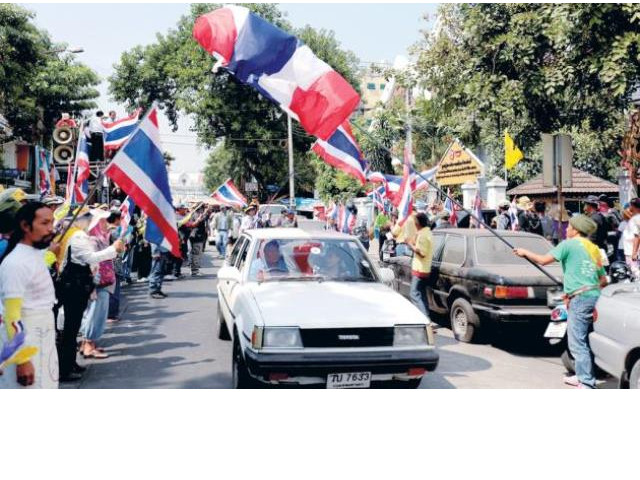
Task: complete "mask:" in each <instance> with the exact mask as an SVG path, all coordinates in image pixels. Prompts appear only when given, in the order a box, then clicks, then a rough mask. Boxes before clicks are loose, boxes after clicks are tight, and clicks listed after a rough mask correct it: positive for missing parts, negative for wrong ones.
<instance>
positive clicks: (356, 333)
mask: <svg viewBox="0 0 640 480" xmlns="http://www.w3.org/2000/svg"><path fill="white" fill-rule="evenodd" d="M300 335H301V336H302V345H304V346H305V347H307V348H336V347H337V348H340V347H391V346H393V327H388V328H387V327H385V328H303V329H301V330H300Z"/></svg>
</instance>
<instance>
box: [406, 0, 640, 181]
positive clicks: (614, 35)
mask: <svg viewBox="0 0 640 480" xmlns="http://www.w3.org/2000/svg"><path fill="white" fill-rule="evenodd" d="M639 21H640V6H638V5H626V4H625V5H622V4H456V5H443V6H442V7H440V9H439V14H438V21H437V28H436V29H435V31H434V32H433V33H427V34H425V35H424V37H423V38H422V39H421V41H420V42H419V43H418V44H417V45H416V46H415V47H414V52H415V53H416V55H417V65H416V72H417V75H418V78H419V80H420V82H421V83H423V84H424V85H425V86H426V87H427V88H429V89H430V90H431V91H432V92H434V97H433V99H432V100H431V102H432V107H431V108H432V110H433V111H435V112H437V117H439V119H440V120H439V123H440V124H441V125H443V126H445V127H447V128H448V129H449V130H450V131H452V132H455V133H456V135H458V136H459V137H460V139H461V140H463V141H464V142H465V143H466V144H467V145H470V146H471V147H472V148H476V149H482V150H483V151H485V152H486V153H487V154H488V156H489V157H490V158H491V159H492V160H493V162H492V163H491V165H490V174H495V173H498V172H500V171H501V169H502V167H503V158H504V150H503V134H504V130H505V129H508V130H509V133H510V134H511V135H512V136H514V137H515V139H516V142H517V144H518V145H519V146H520V147H521V148H522V150H523V151H524V153H525V157H526V160H525V161H523V162H520V164H519V165H518V167H516V169H515V170H514V171H513V173H510V180H511V183H512V184H513V183H519V182H521V181H522V180H525V179H526V178H528V177H529V176H530V175H532V174H533V173H535V172H536V171H539V169H540V158H541V149H540V133H570V134H573V138H574V143H575V153H576V155H575V158H576V165H577V166H580V167H581V168H584V169H586V170H588V171H590V172H591V173H594V174H596V175H603V176H605V177H609V178H610V177H611V176H612V174H613V171H614V170H615V168H616V166H617V164H618V160H619V158H618V155H617V150H618V148H619V147H618V145H619V141H620V139H621V135H622V133H623V129H624V122H625V109H626V108H627V106H628V104H629V99H630V96H631V93H632V91H633V90H634V89H635V87H636V85H637V81H638V78H639V76H640V57H639V53H640V43H639V42H640V25H639ZM596 139H598V140H596Z"/></svg>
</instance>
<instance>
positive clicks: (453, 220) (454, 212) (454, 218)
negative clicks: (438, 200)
mask: <svg viewBox="0 0 640 480" xmlns="http://www.w3.org/2000/svg"><path fill="white" fill-rule="evenodd" d="M444 209H445V210H448V211H449V213H450V214H451V215H450V216H449V223H450V224H451V225H458V206H457V205H456V204H455V203H453V201H452V200H451V192H450V191H449V189H448V188H447V199H446V200H445V201H444Z"/></svg>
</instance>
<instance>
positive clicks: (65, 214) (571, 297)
mask: <svg viewBox="0 0 640 480" xmlns="http://www.w3.org/2000/svg"><path fill="white" fill-rule="evenodd" d="M584 205H585V207H584V214H573V215H572V214H571V213H570V212H567V213H566V221H565V217H564V212H562V213H563V215H561V212H560V209H558V208H556V207H557V205H551V208H547V205H545V204H544V203H543V202H531V201H530V200H529V199H528V198H526V197H520V198H519V199H518V201H517V202H516V203H515V204H514V203H509V202H507V201H505V202H502V203H500V204H499V205H498V208H497V210H496V215H495V216H494V217H493V218H492V219H491V223H492V224H493V225H492V226H493V227H494V228H496V229H497V230H521V231H526V232H531V233H536V234H538V235H542V236H544V237H546V238H547V239H549V240H550V241H551V242H553V243H554V244H555V245H556V246H555V248H554V249H553V250H551V251H550V252H549V253H548V254H547V255H536V254H534V253H532V252H529V251H526V250H523V249H516V250H515V251H514V253H515V254H517V255H519V256H522V257H526V258H528V259H529V260H530V261H533V262H537V263H540V264H542V265H546V264H548V263H551V262H555V261H558V262H560V263H561V265H562V267H563V271H564V273H565V275H564V284H565V285H564V286H565V293H566V295H567V302H568V303H569V304H570V309H569V312H570V323H571V325H572V327H570V329H569V348H570V349H571V352H572V354H573V355H574V357H575V358H576V370H577V373H576V375H577V376H576V377H575V378H572V379H570V380H568V381H567V383H570V384H573V385H575V386H580V387H593V386H594V385H595V380H594V378H593V364H592V361H591V358H590V356H589V355H590V351H589V346H588V341H587V338H586V335H587V332H588V328H589V324H590V322H591V321H592V315H593V308H594V306H595V301H596V300H597V296H598V294H599V289H600V288H601V287H602V286H603V285H604V284H605V280H604V278H605V277H604V275H605V269H604V267H605V266H606V264H607V263H606V262H607V261H608V260H609V257H612V259H617V260H622V261H624V262H626V263H627V265H628V266H629V268H630V269H631V270H632V271H633V272H634V273H635V275H636V278H637V277H638V270H639V263H638V256H639V251H640V199H638V198H635V199H633V200H632V201H631V202H630V203H629V204H628V205H623V206H621V207H620V208H619V209H618V208H616V207H615V206H614V204H613V203H612V202H611V201H609V200H608V199H606V198H599V197H595V196H589V197H587V198H586V200H585V202H584ZM349 207H350V208H351V209H350V210H348V212H347V213H349V214H351V215H353V218H354V219H357V218H358V217H357V210H356V209H355V207H353V206H352V205H349ZM554 208H555V210H554ZM175 211H176V221H177V229H178V232H179V238H180V244H181V254H182V255H181V256H180V257H176V256H173V255H172V254H171V253H170V252H169V251H168V250H167V249H166V248H165V247H164V246H163V245H162V244H155V243H153V242H150V241H148V240H147V238H148V236H147V235H146V234H145V233H146V228H147V220H146V218H145V215H144V214H141V213H140V212H139V211H134V212H132V213H131V215H128V214H125V215H124V220H123V209H122V204H121V202H120V201H119V200H113V201H112V202H111V203H110V204H93V205H92V206H91V207H83V208H82V209H80V210H78V209H75V210H74V209H71V208H69V206H68V205H67V204H66V203H65V202H64V199H62V198H59V197H46V198H44V199H43V200H42V201H33V200H29V198H28V196H27V195H26V194H25V193H24V192H23V191H21V190H20V189H11V190H8V191H5V192H3V193H2V195H1V196H0V323H1V324H0V341H1V342H2V354H1V356H0V371H1V372H2V375H0V386H1V387H5V388H6V387H17V386H23V387H26V386H37V387H45V388H46V387H49V388H51V387H56V386H57V384H58V382H68V381H75V380H78V379H80V378H81V376H82V374H83V372H84V370H85V367H83V366H81V365H79V364H78V362H77V358H78V355H82V356H83V357H84V358H85V359H96V360H99V359H103V358H107V357H108V353H107V352H106V351H105V350H104V349H103V348H102V347H101V346H100V339H101V337H102V335H103V333H104V331H105V327H106V325H107V324H108V323H116V322H118V321H119V320H120V318H119V317H120V296H121V292H122V288H123V286H125V285H128V284H131V283H133V281H134V279H133V276H132V272H137V275H136V280H135V281H136V282H140V283H142V282H148V291H149V295H150V297H151V298H153V299H157V300H161V299H164V298H166V297H167V294H166V293H165V292H164V291H163V289H162V286H163V283H164V282H165V281H176V280H180V279H181V278H183V277H184V276H185V274H184V273H183V270H184V268H185V262H187V266H188V268H189V269H190V273H191V276H194V277H197V276H199V275H200V268H201V258H202V254H203V252H204V249H205V245H206V244H207V240H208V237H209V236H210V235H211V234H215V243H216V248H217V251H218V255H219V257H220V258H224V257H225V256H226V254H227V246H228V245H229V244H230V243H233V242H234V240H235V239H237V238H238V236H239V235H240V234H242V232H244V231H245V230H248V229H254V228H268V227H282V228H292V227H297V226H298V221H297V218H296V212H295V210H292V209H289V208H286V207H282V210H281V211H280V214H279V215H278V216H277V217H276V218H273V217H272V215H271V214H270V213H269V211H266V210H263V209H261V207H260V205H259V204H258V202H257V199H256V200H254V201H252V203H251V204H250V205H248V206H247V207H246V208H245V209H244V211H243V213H242V214H240V212H239V211H238V210H237V209H236V210H233V209H231V208H229V207H222V208H216V209H215V211H214V207H212V206H207V205H205V204H198V205H195V206H194V207H192V208H189V207H188V206H187V205H186V204H184V203H180V204H178V205H176V206H175ZM465 214H466V218H465ZM469 217H470V216H469V214H468V213H466V212H464V211H455V210H454V211H451V210H448V209H445V208H444V206H443V205H442V204H440V203H436V204H433V205H431V206H428V207H426V208H424V209H422V210H419V209H414V212H413V213H412V214H411V216H410V217H409V218H408V219H407V221H405V222H404V223H403V224H402V225H401V224H400V223H399V222H398V216H397V214H396V213H395V212H385V211H380V212H379V213H378V214H377V216H376V217H375V220H374V221H373V223H372V224H371V225H369V224H368V223H367V221H366V220H365V219H361V220H360V221H359V222H358V221H354V222H353V223H352V224H351V226H350V232H349V233H352V234H353V235H356V236H357V237H358V238H359V239H360V240H361V243H362V244H363V246H364V247H365V249H367V250H369V248H370V240H371V239H373V238H377V240H378V245H379V247H378V248H379V252H378V253H379V254H380V255H381V253H382V250H383V248H389V247H390V246H391V247H393V249H394V251H395V253H396V254H406V255H409V256H412V257H413V260H412V262H413V263H412V276H413V281H412V286H411V299H412V301H413V303H414V304H415V305H416V306H417V307H418V308H419V309H420V310H421V311H422V312H423V313H424V314H425V316H427V317H428V315H429V313H428V312H429V309H428V303H427V299H426V294H425V292H426V288H425V285H426V284H428V282H429V275H430V270H431V260H432V255H433V251H432V237H431V230H433V229H442V228H463V227H469V226H471V225H473V223H474V222H473V221H471V219H470V218H469ZM72 219H73V220H72ZM476 223H477V222H476ZM326 228H327V229H334V230H335V229H337V226H336V222H335V221H332V218H328V219H327V224H326ZM403 249H404V251H400V250H403ZM611 251H613V255H612V254H611ZM62 319H64V321H62ZM59 325H62V327H60V328H58V326H59Z"/></svg>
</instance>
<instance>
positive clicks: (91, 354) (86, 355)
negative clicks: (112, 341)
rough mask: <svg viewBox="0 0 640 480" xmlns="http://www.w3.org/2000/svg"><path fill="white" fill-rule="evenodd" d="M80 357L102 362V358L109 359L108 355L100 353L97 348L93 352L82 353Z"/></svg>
mask: <svg viewBox="0 0 640 480" xmlns="http://www.w3.org/2000/svg"><path fill="white" fill-rule="evenodd" d="M82 356H83V357H84V358H95V359H96V360H102V359H104V358H109V355H107V354H106V353H104V352H100V351H99V350H98V349H97V348H94V349H93V350H91V351H89V352H87V353H84V352H83V353H82Z"/></svg>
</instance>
